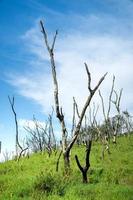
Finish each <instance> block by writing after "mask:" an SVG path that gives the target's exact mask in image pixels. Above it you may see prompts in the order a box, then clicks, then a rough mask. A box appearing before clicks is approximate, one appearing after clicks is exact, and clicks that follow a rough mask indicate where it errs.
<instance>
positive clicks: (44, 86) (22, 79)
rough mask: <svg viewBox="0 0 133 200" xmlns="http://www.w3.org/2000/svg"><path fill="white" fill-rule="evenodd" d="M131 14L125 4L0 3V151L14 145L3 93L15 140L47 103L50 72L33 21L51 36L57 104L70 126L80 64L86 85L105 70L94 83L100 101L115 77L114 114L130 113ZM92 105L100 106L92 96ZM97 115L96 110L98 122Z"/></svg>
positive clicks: (79, 94)
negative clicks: (11, 98)
mask: <svg viewBox="0 0 133 200" xmlns="http://www.w3.org/2000/svg"><path fill="white" fill-rule="evenodd" d="M132 11H133V1H132V0H78V1H77V0H71V1H67V0H19V1H18V0H12V1H11V0H0V27H1V28H0V44H1V48H0V101H1V103H0V141H2V151H5V150H6V149H7V150H12V151H13V150H14V143H15V126H14V119H13V114H12V112H11V108H10V105H9V102H8V98H7V96H8V95H10V96H12V95H14V96H15V108H16V112H17V114H18V120H19V124H20V133H21V135H23V136H25V133H23V130H22V126H23V124H24V123H25V121H29V120H31V119H32V116H33V114H34V115H35V116H36V117H37V118H38V119H39V120H40V121H41V122H44V121H45V120H46V118H47V115H48V114H49V113H50V112H51V106H52V105H53V104H54V103H53V90H52V88H53V84H52V77H51V69H50V64H49V57H48V54H47V51H46V48H45V45H44V41H43V37H42V34H41V32H40V26H39V20H40V19H41V20H43V21H44V24H45V27H46V29H47V33H48V36H49V41H50V42H52V38H53V35H54V32H55V30H56V29H58V31H59V34H58V38H57V41H56V47H55V60H56V66H57V75H58V81H59V93H60V102H61V105H62V107H63V110H64V113H65V118H66V122H67V124H68V125H70V122H71V116H72V98H73V96H75V98H76V100H77V102H78V105H79V108H80V110H81V109H82V107H83V105H84V102H85V99H86V97H87V95H88V90H87V76H86V72H85V68H84V62H87V63H88V66H89V70H90V72H91V73H92V87H93V86H95V85H96V83H97V81H98V80H99V78H100V77H101V76H102V75H103V74H104V73H105V72H108V75H107V77H106V80H105V81H104V82H103V83H102V85H101V92H102V94H103V97H104V99H105V102H107V97H108V94H109V90H110V87H111V83H112V82H111V81H112V76H113V75H115V76H116V83H115V88H116V90H117V91H119V89H120V88H123V96H122V101H121V109H122V110H126V109H127V110H128V111H129V112H130V113H131V114H132V113H133V104H132V102H133V90H132V85H133V78H132V76H133V12H132ZM93 101H95V102H96V103H100V101H99V97H98V95H96V96H95V98H94V100H93ZM114 112H115V110H113V113H114ZM101 117H102V115H101V113H99V119H100V118H101ZM55 126H56V125H55ZM56 131H57V130H56ZM57 132H58V131H57Z"/></svg>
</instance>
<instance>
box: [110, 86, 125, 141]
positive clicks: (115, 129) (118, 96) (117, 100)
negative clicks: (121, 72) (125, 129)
mask: <svg viewBox="0 0 133 200" xmlns="http://www.w3.org/2000/svg"><path fill="white" fill-rule="evenodd" d="M122 91H123V89H121V90H120V92H119V94H118V93H117V92H116V91H115V90H113V92H114V94H115V100H111V101H112V103H113V104H114V105H115V108H116V110H117V122H116V124H115V126H114V127H113V143H114V144H116V136H117V134H118V131H119V127H120V118H121V111H120V101H121V96H122Z"/></svg>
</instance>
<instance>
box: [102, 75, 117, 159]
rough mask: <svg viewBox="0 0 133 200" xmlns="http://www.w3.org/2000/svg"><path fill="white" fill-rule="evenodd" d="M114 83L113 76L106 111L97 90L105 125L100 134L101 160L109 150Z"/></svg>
mask: <svg viewBox="0 0 133 200" xmlns="http://www.w3.org/2000/svg"><path fill="white" fill-rule="evenodd" d="M114 82H115V76H113V81H112V87H111V91H110V95H109V99H108V109H107V111H106V110H105V104H104V100H103V96H102V94H101V92H100V90H99V96H100V99H101V103H102V111H103V116H104V123H105V128H104V133H103V134H102V145H103V147H102V158H104V153H105V151H107V152H108V154H110V150H109V139H110V136H111V129H110V123H111V122H110V116H109V115H110V110H111V101H112V95H113V90H114Z"/></svg>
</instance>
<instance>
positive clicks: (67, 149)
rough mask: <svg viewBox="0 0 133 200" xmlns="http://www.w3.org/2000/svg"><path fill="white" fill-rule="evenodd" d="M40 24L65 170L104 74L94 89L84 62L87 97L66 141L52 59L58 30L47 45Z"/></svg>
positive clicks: (42, 27) (65, 130) (44, 32)
mask: <svg viewBox="0 0 133 200" xmlns="http://www.w3.org/2000/svg"><path fill="white" fill-rule="evenodd" d="M40 25H41V32H42V34H43V37H44V42H45V45H46V49H47V51H48V53H49V57H50V63H51V70H52V77H53V83H54V101H55V111H56V117H57V118H58V120H59V122H60V125H61V132H62V151H63V157H64V167H65V170H66V171H67V169H69V167H70V158H69V157H70V150H71V149H72V147H73V145H74V143H75V141H76V140H77V137H78V135H79V132H80V128H81V124H82V120H83V118H84V115H85V112H86V110H87V108H88V106H89V104H90V102H91V99H92V97H93V96H94V94H95V92H96V90H97V89H98V88H99V86H100V84H101V83H102V81H103V80H104V78H105V76H106V74H107V73H106V74H105V75H104V76H103V77H102V78H101V79H100V80H99V82H98V84H97V85H96V86H95V88H94V89H92V88H91V74H90V72H89V69H88V66H87V64H86V63H85V68H86V72H87V76H88V90H89V92H90V94H89V95H88V97H87V100H86V102H85V104H84V106H83V109H82V111H81V114H80V118H79V120H78V123H77V124H76V127H75V130H74V133H73V137H72V139H71V141H70V142H69V143H67V135H68V134H67V133H68V132H67V129H66V125H65V120H64V114H63V110H62V107H61V106H60V102H59V94H58V81H57V75H56V65H55V59H54V47H55V41H56V38H57V34H58V31H56V33H55V36H54V38H53V42H52V45H51V46H50V45H49V42H48V37H47V33H46V30H45V28H44V25H43V22H42V21H40Z"/></svg>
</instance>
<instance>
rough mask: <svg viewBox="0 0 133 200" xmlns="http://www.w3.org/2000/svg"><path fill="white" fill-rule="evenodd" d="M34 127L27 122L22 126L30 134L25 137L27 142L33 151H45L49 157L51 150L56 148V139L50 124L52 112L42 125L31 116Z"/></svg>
mask: <svg viewBox="0 0 133 200" xmlns="http://www.w3.org/2000/svg"><path fill="white" fill-rule="evenodd" d="M33 124H34V127H30V125H29V124H27V125H26V126H24V129H25V130H26V131H27V132H28V133H29V134H30V135H28V137H27V143H28V145H29V147H30V148H31V150H32V151H33V152H43V151H45V150H46V151H47V152H48V155H49V157H50V155H51V153H52V151H53V150H56V139H55V135H54V131H53V125H52V114H51V115H49V117H48V121H47V122H46V124H45V126H43V125H42V124H41V123H40V122H39V121H38V120H37V119H36V118H35V116H33Z"/></svg>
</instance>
